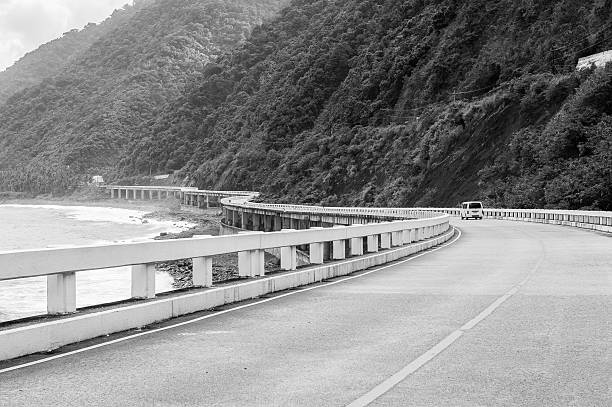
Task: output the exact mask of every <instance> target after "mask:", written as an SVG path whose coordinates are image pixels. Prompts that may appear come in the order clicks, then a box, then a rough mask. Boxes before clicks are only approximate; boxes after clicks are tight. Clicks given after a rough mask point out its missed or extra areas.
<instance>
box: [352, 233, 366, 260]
mask: <svg viewBox="0 0 612 407" xmlns="http://www.w3.org/2000/svg"><path fill="white" fill-rule="evenodd" d="M361 255H363V238H362V237H353V238H351V256H361Z"/></svg>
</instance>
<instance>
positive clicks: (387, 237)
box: [380, 232, 391, 249]
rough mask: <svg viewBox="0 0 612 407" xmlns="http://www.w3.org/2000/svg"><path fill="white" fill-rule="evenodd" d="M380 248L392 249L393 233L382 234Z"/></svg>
mask: <svg viewBox="0 0 612 407" xmlns="http://www.w3.org/2000/svg"><path fill="white" fill-rule="evenodd" d="M380 248H381V249H390V248H391V233H389V232H385V233H381V234H380Z"/></svg>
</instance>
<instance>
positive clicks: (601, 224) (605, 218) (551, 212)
mask: <svg viewBox="0 0 612 407" xmlns="http://www.w3.org/2000/svg"><path fill="white" fill-rule="evenodd" d="M414 209H415V210H417V211H424V212H430V213H446V214H448V215H451V216H461V215H460V209H459V208H414ZM483 212H484V217H485V218H489V219H501V220H510V221H517V222H535V223H547V224H551V225H562V226H570V227H576V228H582V229H590V230H597V231H600V232H608V233H612V212H609V211H571V210H562V209H498V208H485V209H483Z"/></svg>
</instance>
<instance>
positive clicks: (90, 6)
mask: <svg viewBox="0 0 612 407" xmlns="http://www.w3.org/2000/svg"><path fill="white" fill-rule="evenodd" d="M128 2H131V0H0V71H2V70H4V69H5V68H7V67H8V66H10V65H12V64H13V63H14V62H15V61H16V60H17V59H19V58H20V57H22V56H23V55H24V54H26V53H27V52H30V51H32V50H34V49H36V48H38V47H39V46H40V45H42V44H44V43H46V42H49V41H51V40H53V39H55V38H59V37H61V35H62V34H63V33H65V32H66V31H70V30H71V29H74V28H79V29H80V28H82V27H84V26H85V25H86V24H87V23H90V22H95V23H97V22H100V21H102V20H104V19H105V18H106V17H108V16H109V15H110V14H111V13H112V12H113V10H115V9H117V8H121V7H123V5H124V4H126V3H128Z"/></svg>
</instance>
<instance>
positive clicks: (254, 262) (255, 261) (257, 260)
mask: <svg viewBox="0 0 612 407" xmlns="http://www.w3.org/2000/svg"><path fill="white" fill-rule="evenodd" d="M265 275H266V260H265V251H264V250H259V249H257V250H251V276H262V277H263V276H265Z"/></svg>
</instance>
